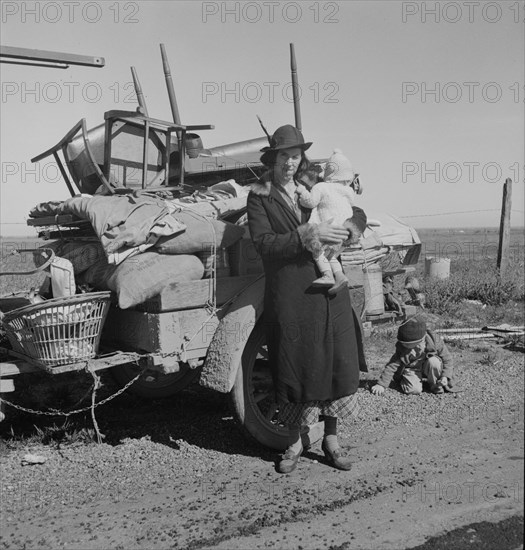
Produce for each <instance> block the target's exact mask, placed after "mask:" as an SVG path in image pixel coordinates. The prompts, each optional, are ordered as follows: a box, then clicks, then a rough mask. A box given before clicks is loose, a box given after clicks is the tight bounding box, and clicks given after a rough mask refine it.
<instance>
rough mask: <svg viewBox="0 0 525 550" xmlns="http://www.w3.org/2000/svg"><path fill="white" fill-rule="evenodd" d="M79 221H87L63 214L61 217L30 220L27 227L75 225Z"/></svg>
mask: <svg viewBox="0 0 525 550" xmlns="http://www.w3.org/2000/svg"><path fill="white" fill-rule="evenodd" d="M79 221H85V220H82V219H81V218H77V217H76V216H73V215H72V214H61V215H60V216H43V217H42V218H29V219H28V220H27V225H30V226H40V225H41V226H44V225H66V224H68V223H75V222H79Z"/></svg>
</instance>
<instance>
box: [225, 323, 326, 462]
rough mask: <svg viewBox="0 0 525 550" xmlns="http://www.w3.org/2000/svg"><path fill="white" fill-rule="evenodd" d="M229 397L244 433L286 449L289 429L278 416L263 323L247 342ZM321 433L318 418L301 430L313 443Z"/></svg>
mask: <svg viewBox="0 0 525 550" xmlns="http://www.w3.org/2000/svg"><path fill="white" fill-rule="evenodd" d="M230 398H231V401H232V405H233V409H234V411H235V414H236V416H237V419H238V420H239V422H240V423H241V425H242V428H243V431H244V432H245V434H247V435H248V436H249V437H251V438H252V439H255V440H256V441H258V442H259V443H261V444H262V445H265V446H266V447H270V448H272V449H277V450H279V451H282V450H284V449H286V447H287V446H288V429H287V428H285V427H284V426H282V425H280V424H278V422H277V420H276V419H277V413H278V408H277V403H276V402H275V400H274V391H273V380H272V374H271V371H270V365H269V361H268V352H267V349H266V335H265V333H264V328H263V326H262V324H261V323H258V324H257V325H256V326H255V328H254V329H253V331H252V333H251V334H250V337H249V338H248V341H247V342H246V346H245V347H244V351H243V354H242V358H241V364H240V365H239V368H238V369H237V377H236V379H235V383H234V385H233V388H232V390H231V392H230ZM322 435H323V423H322V422H318V423H317V424H315V425H314V426H310V427H309V428H308V430H307V431H306V432H305V433H303V434H302V439H303V445H304V446H305V447H306V446H309V445H312V444H313V443H315V442H316V441H318V440H319V439H320V438H321V437H322Z"/></svg>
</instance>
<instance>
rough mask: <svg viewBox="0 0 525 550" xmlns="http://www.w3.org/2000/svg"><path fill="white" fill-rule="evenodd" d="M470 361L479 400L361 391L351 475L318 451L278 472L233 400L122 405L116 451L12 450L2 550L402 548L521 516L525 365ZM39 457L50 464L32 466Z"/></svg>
mask: <svg viewBox="0 0 525 550" xmlns="http://www.w3.org/2000/svg"><path fill="white" fill-rule="evenodd" d="M455 353H456V356H457V357H458V360H459V362H460V365H461V366H462V368H463V369H464V370H463V378H462V383H463V387H464V389H465V391H464V392H461V393H457V394H446V395H442V396H435V395H431V394H423V395H421V396H419V397H417V396H403V395H401V394H399V392H396V391H395V390H389V391H388V392H387V396H386V397H375V396H372V395H371V394H370V393H369V392H368V391H367V390H366V388H365V387H363V388H362V389H361V390H360V392H359V393H360V401H361V413H360V415H359V419H358V420H357V422H355V423H353V424H351V425H349V426H347V427H345V430H344V434H343V435H344V437H343V440H342V442H343V444H344V445H345V446H347V447H349V448H350V452H351V455H352V456H353V457H354V459H355V466H354V468H353V469H352V470H351V471H350V472H340V471H337V470H334V469H332V468H330V467H329V466H328V465H327V464H326V463H325V462H324V459H323V458H322V455H321V452H320V448H319V445H318V444H317V445H315V446H314V447H312V448H311V449H310V450H309V451H308V452H306V453H305V455H304V457H303V458H301V460H300V462H299V465H298V468H297V470H296V471H295V472H293V473H292V474H289V475H285V476H283V475H281V474H278V473H277V472H276V471H275V467H274V462H273V461H274V458H275V455H274V453H273V452H271V451H267V450H265V449H261V447H259V446H258V445H256V444H253V445H252V444H249V443H246V441H245V440H244V439H243V437H242V436H241V434H240V432H239V430H238V427H237V426H236V424H235V422H234V421H233V419H232V417H231V413H230V411H229V409H228V406H227V401H226V399H225V396H222V395H220V394H215V393H212V392H207V391H205V390H202V389H201V388H199V387H197V386H195V387H192V388H191V389H189V390H187V391H185V392H183V394H181V396H180V399H178V400H177V401H175V400H171V401H166V400H164V401H158V402H154V403H146V402H144V401H142V400H140V399H138V398H136V397H132V396H122V397H121V398H119V399H118V400H115V402H112V405H111V406H109V405H108V406H106V407H104V410H103V411H102V410H101V411H100V412H98V413H97V416H98V420H99V424H100V427H101V430H102V431H103V432H104V433H105V434H106V436H107V437H106V441H107V442H106V443H104V444H101V445H96V444H86V443H83V442H81V441H77V442H76V443H75V442H73V443H71V442H70V443H69V444H64V443H62V444H60V445H56V444H55V445H47V446H44V445H43V444H42V443H34V442H33V443H31V442H28V441H27V440H23V441H22V442H18V443H17V442H13V441H11V442H9V441H8V445H7V446H6V445H5V444H4V447H3V452H2V482H1V483H2V485H1V489H2V503H1V504H2V542H1V547H2V548H68V549H82V550H85V549H106V548H112V549H117V548H159V549H160V548H210V549H211V548H223V549H234V548H238V549H251V548H279V549H280V548H286V549H296V548H303V549H310V548H311V549H316V548H333V549H337V548H345V549H346V548H356V549H382V548H385V549H386V548H389V549H394V548H396V549H397V548H409V547H413V546H417V545H420V544H422V543H424V542H425V540H427V539H428V538H429V537H432V536H436V535H440V534H443V533H447V532H450V531H452V530H453V529H455V528H457V527H461V526H465V525H469V524H472V523H474V522H480V521H489V522H498V521H501V520H503V519H505V518H511V517H514V516H522V515H523V458H524V455H523V406H522V403H523V370H522V369H523V355H522V354H521V353H516V352H509V351H505V350H501V349H499V348H498V349H496V348H494V349H491V350H490V353H489V355H490V357H492V360H491V361H487V360H486V357H487V351H486V350H485V351H484V352H480V351H479V349H460V350H455ZM381 359H382V357H381ZM367 378H369V379H370V380H373V379H374V378H375V375H374V371H372V372H371V373H370V374H369V375H367ZM363 386H366V380H365V381H364V382H363ZM32 441H33V440H32ZM27 452H33V453H37V454H41V455H43V456H45V457H46V458H47V460H46V462H45V463H44V464H41V465H37V466H22V465H21V458H22V457H23V455H24V454H25V453H27ZM521 522H522V520H521V521H520V523H521ZM477 536H478V535H477V531H476V529H472V533H471V537H470V539H469V540H471V542H472V544H473V545H474V546H475V545H476V541H477V539H476V537H477ZM478 542H479V541H478ZM507 547H508V546H507ZM510 547H516V546H512V545H511V546H510ZM489 548H490V546H489ZM494 548H498V549H499V548H505V546H504V544H503V541H500V540H499V541H497V545H496V546H494Z"/></svg>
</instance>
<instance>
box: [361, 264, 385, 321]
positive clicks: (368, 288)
mask: <svg viewBox="0 0 525 550" xmlns="http://www.w3.org/2000/svg"><path fill="white" fill-rule="evenodd" d="M364 275H365V277H364V287H365V311H366V313H367V314H368V315H381V314H383V313H384V312H385V301H384V298H383V273H382V270H381V267H380V266H378V265H371V266H370V267H368V268H367V269H366V270H365V272H364Z"/></svg>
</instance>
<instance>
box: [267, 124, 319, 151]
mask: <svg viewBox="0 0 525 550" xmlns="http://www.w3.org/2000/svg"><path fill="white" fill-rule="evenodd" d="M268 141H269V142H270V146H269V147H263V148H262V149H261V153H266V152H268V151H278V150H280V149H288V148H290V147H300V148H301V149H302V150H303V151H306V150H307V149H308V148H309V147H310V145H312V142H311V141H309V142H307V143H305V141H304V137H303V134H301V132H300V131H299V130H298V129H297V128H296V127H295V126H292V125H291V124H286V125H285V126H281V127H280V128H277V130H275V132H274V134H273V136H272V137H271V138H270V139H269V140H268Z"/></svg>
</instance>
